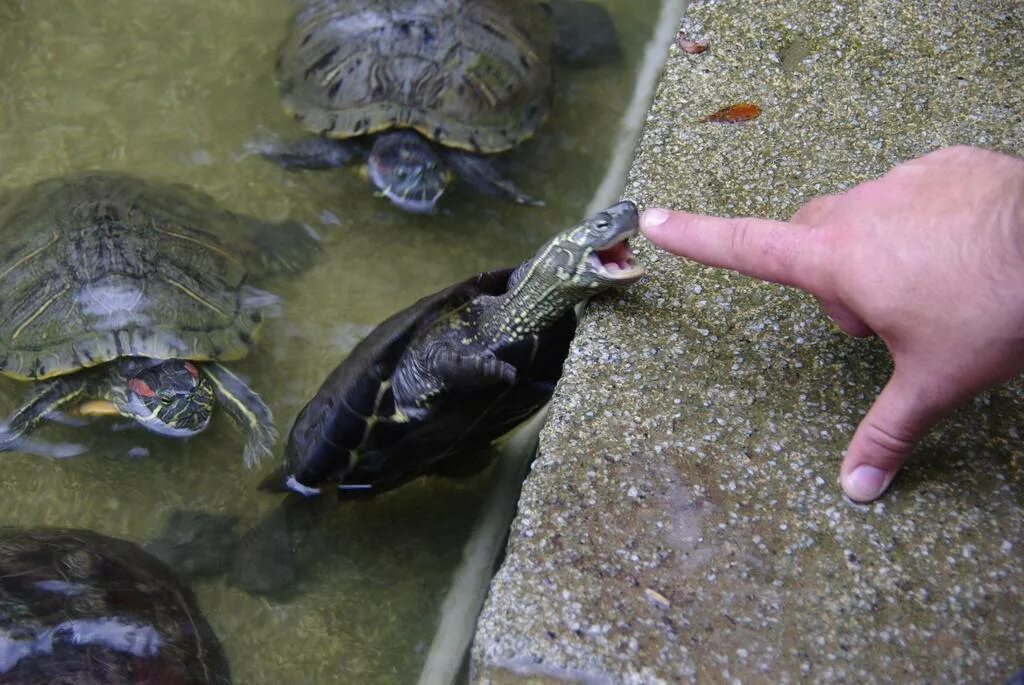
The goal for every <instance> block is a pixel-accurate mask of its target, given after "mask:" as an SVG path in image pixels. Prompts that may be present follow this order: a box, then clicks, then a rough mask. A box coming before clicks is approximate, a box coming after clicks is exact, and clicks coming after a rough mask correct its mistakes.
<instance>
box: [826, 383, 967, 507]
mask: <svg viewBox="0 0 1024 685" xmlns="http://www.w3.org/2000/svg"><path fill="white" fill-rule="evenodd" d="M961 395H962V394H961V393H958V392H957V391H956V388H955V386H949V387H947V386H946V385H945V384H943V385H929V384H927V383H925V382H922V380H921V379H919V378H915V377H914V375H913V374H910V373H907V372H904V371H901V370H900V368H899V366H897V368H896V370H895V371H894V372H893V375H892V378H890V379H889V382H888V383H887V384H886V386H885V387H884V388H883V389H882V392H881V393H880V394H879V395H878V398H877V399H876V400H875V402H874V404H872V405H871V408H870V409H868V412H867V414H865V416H864V418H863V419H862V420H861V422H860V425H859V426H857V430H856V432H855V433H854V434H853V439H852V440H851V441H850V446H849V448H848V449H847V451H846V456H845V457H844V458H843V464H842V467H841V468H840V470H839V482H840V483H841V484H842V486H843V490H844V491H845V492H846V494H847V496H848V497H849V498H850V499H852V500H854V501H855V502H870V501H872V500H875V499H877V498H878V497H880V496H881V495H882V494H883V493H884V492H885V491H886V489H888V487H889V485H890V484H891V483H892V481H893V478H895V477H896V474H897V473H898V472H899V470H900V468H902V467H903V464H904V463H905V462H906V461H907V459H908V458H909V457H910V455H911V453H912V452H913V451H914V448H915V447H916V445H917V443H918V441H920V440H921V438H923V437H924V436H925V434H927V432H928V431H929V430H930V429H931V428H932V427H933V426H934V425H935V424H936V423H938V422H939V421H940V420H941V419H942V418H944V417H945V416H947V415H948V414H949V413H950V412H952V411H953V409H955V408H956V406H957V405H958V404H960V402H961V400H962V397H961ZM864 466H867V467H874V468H875V469H878V471H880V472H881V474H878V473H873V472H871V471H870V470H869V471H865V472H862V474H861V475H862V477H855V476H854V472H855V471H856V470H857V469H859V468H860V467H864ZM865 474H873V475H874V478H866V477H863V476H864V475H865ZM882 474H884V476H883V477H881V478H880V479H879V476H880V475H882Z"/></svg>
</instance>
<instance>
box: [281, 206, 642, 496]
mask: <svg viewBox="0 0 1024 685" xmlns="http://www.w3.org/2000/svg"><path fill="white" fill-rule="evenodd" d="M636 231H637V210H636V205H634V204H633V203H632V202H621V203H619V204H617V205H615V206H613V207H611V208H609V209H607V210H605V211H603V212H601V213H599V214H597V215H595V216H592V217H590V218H589V219H586V220H585V221H583V222H582V223H580V224H579V225H577V226H574V227H572V228H569V229H567V230H565V231H563V232H561V233H559V234H558V235H556V236H555V237H554V238H552V239H551V240H549V241H548V242H547V243H546V244H545V245H544V246H543V247H542V248H541V249H540V250H539V251H538V252H537V254H536V255H535V256H534V257H532V258H531V259H529V260H527V261H526V262H524V263H523V264H521V265H520V266H519V267H518V268H516V269H515V270H514V271H513V270H511V269H506V270H501V271H493V272H489V273H483V274H479V275H477V276H474V277H473V278H470V279H468V280H466V281H464V282H462V283H459V284H457V285H454V286H451V287H450V288H447V289H445V290H442V291H440V292H438V293H436V294H434V295H430V296H428V297H425V298H423V299H422V300H420V301H419V302H416V303H415V304H413V305H412V306H411V307H409V308H408V309H405V310H404V311H401V312H399V313H397V314H395V315H394V316H392V317H391V318H389V319H387V320H386V321H385V322H384V323H382V324H381V325H380V326H378V327H377V328H376V329H374V331H373V332H372V333H370V335H369V336H368V337H367V338H365V339H364V340H363V341H362V342H360V343H359V345H357V346H356V348H355V349H354V350H353V351H352V353H351V354H350V355H349V356H348V357H347V358H346V359H345V360H344V361H343V362H342V363H341V364H340V365H339V366H338V367H337V368H336V369H335V370H334V371H333V372H332V373H331V374H330V376H328V378H327V380H326V381H325V382H324V384H323V386H322V387H321V388H320V390H319V391H318V392H317V394H316V396H315V397H314V398H313V399H312V400H311V401H310V402H309V403H308V404H307V405H306V406H305V408H303V410H302V411H301V412H300V413H299V416H298V418H297V419H296V420H295V424H294V425H293V426H292V429H291V434H290V435H289V437H288V444H287V447H286V448H285V463H284V467H283V469H282V470H280V471H279V472H278V473H275V474H274V475H273V476H271V477H270V478H269V479H268V480H267V481H265V482H264V487H266V488H271V489H284V488H288V489H291V490H294V491H296V492H299V493H301V494H305V495H312V494H316V493H318V492H319V491H320V488H321V486H323V485H324V484H325V483H328V482H333V483H336V484H337V486H338V488H339V492H340V493H341V494H342V495H343V496H345V495H352V496H358V495H372V494H374V493H377V492H381V491H383V490H388V489H390V488H394V487H397V486H399V485H402V484H403V483H405V482H407V481H409V480H410V479H412V478H415V477H417V476H420V475H424V474H427V473H438V474H441V475H445V474H446V472H447V471H449V470H451V469H456V468H457V469H459V470H464V466H465V464H464V463H463V462H464V460H465V459H467V455H468V458H469V460H470V462H471V461H472V455H473V453H474V452H479V450H480V449H481V448H482V447H484V446H486V445H487V444H488V443H490V442H491V441H492V440H494V439H495V438H498V437H499V436H501V435H503V434H505V433H507V432H508V431H509V430H511V429H512V428H513V427H514V426H516V425H517V424H519V423H521V422H522V421H523V420H525V419H526V418H527V417H529V416H530V415H531V414H533V413H534V412H536V411H537V410H538V409H540V407H542V406H543V405H544V404H545V403H546V402H547V401H548V399H550V397H551V394H552V392H553V391H554V387H555V383H556V382H557V381H558V378H559V377H560V376H561V372H562V363H563V362H564V360H565V357H566V355H567V353H568V349H569V343H570V342H571V340H572V336H573V333H574V331H575V326H576V314H575V309H574V307H575V305H576V304H577V303H578V302H580V301H581V300H582V299H584V298H586V297H587V296H589V295H593V294H595V293H599V292H601V291H603V290H607V289H610V288H615V287H623V286H626V285H628V284H630V283H633V282H635V281H636V280H637V279H638V278H640V276H641V274H642V273H643V268H642V267H641V266H639V265H638V264H636V263H635V262H634V260H633V256H632V253H631V252H630V250H629V247H628V245H627V242H626V241H627V238H629V236H631V235H633V234H635V233H636Z"/></svg>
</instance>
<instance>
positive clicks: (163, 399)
mask: <svg viewBox="0 0 1024 685" xmlns="http://www.w3.org/2000/svg"><path fill="white" fill-rule="evenodd" d="M173 401H174V396H173V395H168V394H164V393H161V394H160V404H162V405H164V406H165V407H169V406H170V405H171V402H173Z"/></svg>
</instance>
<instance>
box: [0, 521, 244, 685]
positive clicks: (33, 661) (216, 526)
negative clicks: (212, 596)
mask: <svg viewBox="0 0 1024 685" xmlns="http://www.w3.org/2000/svg"><path fill="white" fill-rule="evenodd" d="M188 522H191V523H194V524H197V525H198V526H199V527H200V528H205V531H204V532H201V533H200V534H199V535H198V536H196V535H195V534H196V531H197V530H198V528H197V529H193V531H192V532H191V533H189V532H187V531H186V530H185V529H184V527H186V526H187V525H188ZM233 525H234V522H233V521H232V520H230V519H229V518H228V517H222V516H216V515H209V514H200V515H199V516H198V518H197V517H195V515H190V514H184V513H179V514H176V515H175V516H172V518H171V524H170V526H169V531H171V532H172V537H171V538H169V539H168V540H167V541H164V542H161V545H162V547H161V548H162V549H171V548H173V549H175V550H177V551H178V552H180V551H182V550H183V549H184V548H183V547H182V546H181V543H182V542H183V541H184V540H185V539H186V538H190V539H191V542H190V543H189V544H192V545H195V544H197V543H198V544H199V545H200V546H203V545H207V546H212V547H213V549H212V550H210V551H213V552H216V551H217V550H221V551H222V552H226V551H227V550H228V549H230V545H222V543H223V542H225V541H226V540H228V539H229V537H225V536H230V535H231V534H232V533H231V532H230V528H231V526H233ZM207 554H208V552H206V551H201V552H200V556H207ZM218 556H219V557H220V559H219V561H218V562H217V563H218V564H219V565H221V566H222V565H223V563H224V562H226V560H227V558H228V557H227V554H226V553H220V554H219V555H218ZM193 570H194V569H193ZM205 570H208V569H204V571H205ZM182 578H183V577H182V576H180V575H179V573H178V572H176V569H172V567H170V566H168V564H167V562H166V561H165V560H163V559H161V558H160V556H159V554H153V553H151V552H150V551H147V550H144V549H143V548H141V547H139V546H138V545H136V544H134V543H132V542H128V541H126V540H120V539H117V538H112V537H108V536H106V535H101V534H99V533H96V532H93V531H90V530H78V529H66V528H35V529H32V528H30V529H21V528H0V685H52V684H54V683H60V684H61V685H115V684H116V685H120V684H121V683H139V684H140V685H141V684H146V683H148V684H150V685H229V684H230V682H231V675H230V671H229V668H228V662H227V659H226V657H225V655H224V650H223V648H222V647H221V645H220V642H219V641H218V640H217V636H216V635H215V634H214V632H213V629H212V628H211V627H210V625H209V623H207V621H206V619H205V618H204V617H203V615H202V613H201V612H200V609H199V606H198V604H197V603H196V599H195V596H194V595H193V593H192V591H191V589H189V587H188V586H187V585H186V584H185V582H183V579H182Z"/></svg>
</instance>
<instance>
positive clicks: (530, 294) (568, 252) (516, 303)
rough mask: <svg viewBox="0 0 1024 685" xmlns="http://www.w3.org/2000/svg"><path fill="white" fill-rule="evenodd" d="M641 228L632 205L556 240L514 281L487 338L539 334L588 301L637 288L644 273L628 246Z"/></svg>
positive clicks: (625, 204) (584, 223)
mask: <svg viewBox="0 0 1024 685" xmlns="http://www.w3.org/2000/svg"><path fill="white" fill-rule="evenodd" d="M638 229H639V221H638V216H637V211H636V205H635V204H633V203H632V202H628V201H627V202H620V203H618V204H617V205H614V206H612V207H609V208H608V209H606V210H604V211H603V212H599V213H597V214H595V215H594V216H592V217H589V218H587V219H585V220H584V221H582V222H581V223H579V224H577V225H576V226H573V227H572V228H568V229H566V230H564V231H562V232H561V233H559V234H558V235H556V236H555V237H554V238H552V239H551V240H549V241H548V242H547V243H545V244H544V246H543V247H541V249H540V250H539V251H538V252H537V254H536V255H535V256H534V257H532V258H531V259H528V260H527V261H525V262H523V263H522V264H521V265H520V266H519V268H517V269H516V270H515V271H514V272H513V273H512V275H511V276H510V277H509V283H508V293H507V295H505V296H504V297H503V304H502V305H501V307H500V308H498V310H497V311H495V312H494V314H493V315H492V316H490V317H488V318H489V320H488V321H487V323H486V324H485V326H484V329H486V332H485V337H489V338H492V339H502V340H508V339H514V338H517V337H520V336H523V335H527V334H530V333H535V332H537V331H540V330H543V329H544V328H546V327H547V326H549V325H551V324H552V323H554V322H555V321H557V320H558V319H559V318H561V317H562V316H564V314H565V312H566V311H567V310H569V309H571V308H572V307H573V306H575V305H576V303H577V302H579V301H581V300H583V299H584V298H586V297H588V296H590V295H594V294H596V293H599V292H602V291H604V290H609V289H611V288H619V287H624V286H627V285H629V284H631V283H635V282H636V281H637V280H639V278H640V277H641V276H642V275H643V273H644V269H643V267H642V266H641V265H639V264H638V263H637V262H636V260H635V259H634V258H633V253H632V251H630V249H629V244H628V242H627V241H628V239H629V237H630V236H632V235H635V234H636V233H637V231H638Z"/></svg>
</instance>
